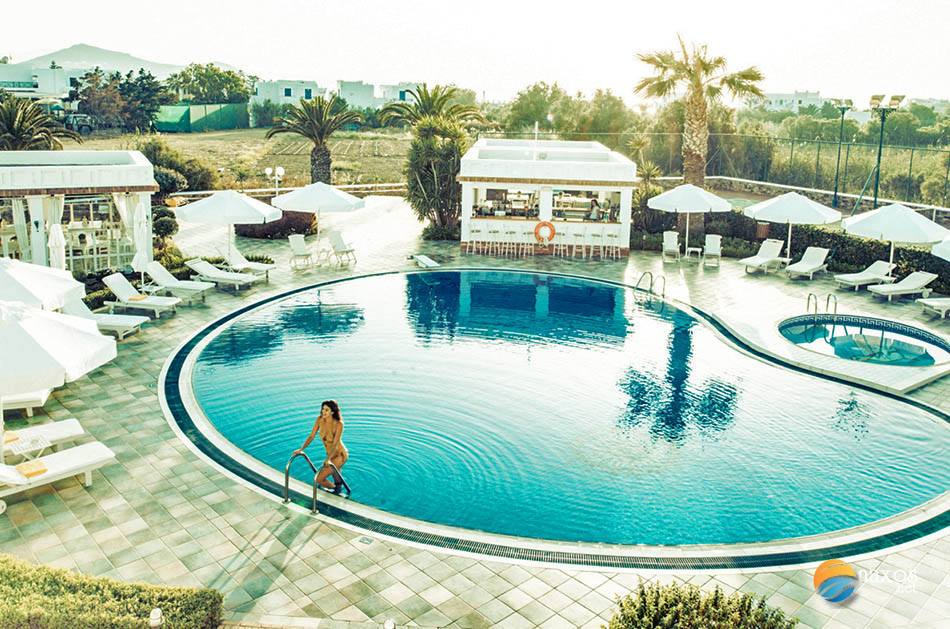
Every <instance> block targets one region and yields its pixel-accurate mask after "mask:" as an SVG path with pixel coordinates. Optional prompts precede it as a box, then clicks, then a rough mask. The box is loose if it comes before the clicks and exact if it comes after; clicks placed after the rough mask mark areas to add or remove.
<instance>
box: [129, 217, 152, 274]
mask: <svg viewBox="0 0 950 629" xmlns="http://www.w3.org/2000/svg"><path fill="white" fill-rule="evenodd" d="M132 240H133V242H134V244H135V255H134V256H132V269H133V270H134V271H138V272H139V273H140V274H141V275H142V282H143V283H144V282H145V267H146V266H148V263H149V262H151V257H152V256H151V255H149V254H150V253H151V252H152V239H151V238H150V237H149V232H148V216H147V213H146V212H145V211H144V208H140V209H139V211H138V212H136V213H135V218H134V219H133V223H132Z"/></svg>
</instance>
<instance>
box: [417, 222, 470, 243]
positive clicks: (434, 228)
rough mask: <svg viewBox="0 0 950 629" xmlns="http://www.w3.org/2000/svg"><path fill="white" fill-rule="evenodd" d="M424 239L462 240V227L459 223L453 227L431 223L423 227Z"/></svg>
mask: <svg viewBox="0 0 950 629" xmlns="http://www.w3.org/2000/svg"><path fill="white" fill-rule="evenodd" d="M422 239H423V240H461V239H462V228H461V227H460V226H459V225H453V226H451V227H449V226H446V225H436V224H435V223H429V224H428V225H426V226H425V227H423V228H422Z"/></svg>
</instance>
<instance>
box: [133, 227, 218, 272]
mask: <svg viewBox="0 0 950 629" xmlns="http://www.w3.org/2000/svg"><path fill="white" fill-rule="evenodd" d="M132 241H133V242H134V244H135V255H134V256H132V269H133V270H135V271H138V272H139V273H140V274H141V276H142V277H141V280H142V283H143V284H144V283H145V267H146V266H148V263H149V262H151V260H150V259H149V258H151V256H150V255H149V254H150V253H151V251H152V239H151V238H150V237H149V233H148V216H147V212H144V211H142V209H140V210H139V211H138V212H136V214H135V219H134V222H133V223H132ZM229 241H230V239H229Z"/></svg>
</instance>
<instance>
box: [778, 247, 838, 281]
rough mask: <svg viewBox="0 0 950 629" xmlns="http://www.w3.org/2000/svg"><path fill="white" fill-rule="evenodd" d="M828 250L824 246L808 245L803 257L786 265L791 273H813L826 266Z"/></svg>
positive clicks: (787, 270) (786, 269)
mask: <svg viewBox="0 0 950 629" xmlns="http://www.w3.org/2000/svg"><path fill="white" fill-rule="evenodd" d="M827 257H828V250H827V249H825V248H824V247H808V248H807V249H805V253H804V255H802V259H801V260H799V261H798V262H795V263H793V264H789V265H788V266H787V267H785V272H786V273H788V274H789V275H812V274H813V273H816V272H818V271H820V270H822V269H824V268H825V258H827Z"/></svg>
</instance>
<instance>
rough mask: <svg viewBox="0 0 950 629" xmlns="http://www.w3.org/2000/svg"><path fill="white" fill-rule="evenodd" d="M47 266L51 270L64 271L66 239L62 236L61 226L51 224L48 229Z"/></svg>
mask: <svg viewBox="0 0 950 629" xmlns="http://www.w3.org/2000/svg"><path fill="white" fill-rule="evenodd" d="M46 244H47V246H49V266H50V268H51V269H60V270H62V271H65V270H66V237H65V236H64V235H63V226H62V225H61V224H59V223H53V224H52V225H50V228H49V238H48V239H47V241H46Z"/></svg>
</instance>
